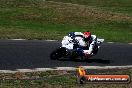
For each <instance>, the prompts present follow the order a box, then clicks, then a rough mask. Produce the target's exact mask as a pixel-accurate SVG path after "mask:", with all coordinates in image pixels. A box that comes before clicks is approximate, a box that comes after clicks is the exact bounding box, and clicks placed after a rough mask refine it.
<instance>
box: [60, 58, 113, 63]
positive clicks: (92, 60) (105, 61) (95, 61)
mask: <svg viewBox="0 0 132 88" xmlns="http://www.w3.org/2000/svg"><path fill="white" fill-rule="evenodd" d="M59 61H74V62H87V63H101V64H110V63H111V61H110V60H103V59H100V58H97V59H86V60H80V59H75V60H73V59H59Z"/></svg>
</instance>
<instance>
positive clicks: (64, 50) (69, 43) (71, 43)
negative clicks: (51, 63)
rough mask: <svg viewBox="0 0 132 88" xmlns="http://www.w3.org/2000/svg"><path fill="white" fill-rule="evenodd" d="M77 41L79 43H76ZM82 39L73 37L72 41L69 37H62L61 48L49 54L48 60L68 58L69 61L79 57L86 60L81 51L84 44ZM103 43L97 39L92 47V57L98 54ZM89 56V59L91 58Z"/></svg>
mask: <svg viewBox="0 0 132 88" xmlns="http://www.w3.org/2000/svg"><path fill="white" fill-rule="evenodd" d="M78 40H79V41H78ZM81 40H83V39H82V37H79V36H78V37H75V39H74V40H73V39H72V38H71V37H69V36H64V38H63V40H62V42H61V44H62V45H61V47H59V48H57V49H56V50H54V51H53V52H51V54H50V59H52V60H56V59H61V58H70V59H73V60H74V59H76V58H78V57H79V56H80V57H81V58H82V57H83V58H86V57H85V55H83V54H82V49H83V48H85V46H86V43H84V42H82V41H81ZM103 42H104V39H99V38H97V42H96V44H95V46H94V49H93V52H92V55H91V56H93V55H96V54H97V52H98V49H99V48H100V45H101V43H103ZM91 56H90V57H91Z"/></svg>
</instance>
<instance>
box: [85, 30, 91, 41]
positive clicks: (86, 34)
mask: <svg viewBox="0 0 132 88" xmlns="http://www.w3.org/2000/svg"><path fill="white" fill-rule="evenodd" d="M83 34H84V38H85V39H86V40H87V41H88V40H89V39H90V37H91V32H89V31H87V32H84V33H83Z"/></svg>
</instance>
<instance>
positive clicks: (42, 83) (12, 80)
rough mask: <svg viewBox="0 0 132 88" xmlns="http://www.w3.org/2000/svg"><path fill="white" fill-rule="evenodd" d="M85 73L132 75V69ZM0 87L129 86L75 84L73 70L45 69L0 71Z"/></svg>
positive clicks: (121, 86) (125, 86)
mask: <svg viewBox="0 0 132 88" xmlns="http://www.w3.org/2000/svg"><path fill="white" fill-rule="evenodd" d="M87 74H124V75H126V74H127V75H128V74H129V75H130V76H132V69H107V70H106V69H105V70H87ZM0 79H1V80H0V84H1V85H0V88H9V87H10V88H111V87H113V88H130V87H131V86H132V82H130V83H128V84H102V83H101V84H100V83H97V84H92V83H86V84H83V85H80V84H77V81H76V79H77V78H76V72H75V71H46V72H26V73H20V72H17V73H14V74H13V73H0Z"/></svg>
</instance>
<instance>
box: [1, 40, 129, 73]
mask: <svg viewBox="0 0 132 88" xmlns="http://www.w3.org/2000/svg"><path fill="white" fill-rule="evenodd" d="M60 45H61V42H60V41H44V40H22V41H18V40H0V70H15V69H34V68H55V67H76V66H80V65H82V66H125V65H132V45H131V44H123V43H111V44H110V43H103V44H102V47H101V48H100V50H99V52H98V54H97V55H96V56H93V57H91V58H89V59H88V60H86V61H80V60H76V61H72V60H70V59H69V58H65V59H62V60H50V58H49V55H50V53H51V52H52V51H53V50H54V49H56V48H57V47H59V46H60Z"/></svg>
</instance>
